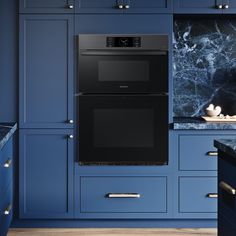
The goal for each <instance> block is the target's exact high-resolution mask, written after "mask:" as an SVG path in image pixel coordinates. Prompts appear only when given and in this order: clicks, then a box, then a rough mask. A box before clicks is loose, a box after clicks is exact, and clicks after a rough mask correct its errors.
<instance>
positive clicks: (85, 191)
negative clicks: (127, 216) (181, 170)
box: [80, 176, 167, 213]
mask: <svg viewBox="0 0 236 236" xmlns="http://www.w3.org/2000/svg"><path fill="white" fill-rule="evenodd" d="M80 204H81V212H84V213H85V212H86V213H138V212H139V213H155V212H157V213H160V212H162V213H165V212H167V178H166V177H107V176H106V177H81V202H80Z"/></svg>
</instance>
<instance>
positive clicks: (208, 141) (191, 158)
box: [179, 135, 234, 171]
mask: <svg viewBox="0 0 236 236" xmlns="http://www.w3.org/2000/svg"><path fill="white" fill-rule="evenodd" d="M233 137H234V136H233V135H232V136H230V135H180V136H179V170H183V171H216V170H217V158H218V152H217V149H216V148H215V147H214V139H221V138H233Z"/></svg>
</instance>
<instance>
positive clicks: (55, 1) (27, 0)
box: [19, 0, 74, 13]
mask: <svg viewBox="0 0 236 236" xmlns="http://www.w3.org/2000/svg"><path fill="white" fill-rule="evenodd" d="M19 11H20V13H74V0H49V1H48V0H20V5H19Z"/></svg>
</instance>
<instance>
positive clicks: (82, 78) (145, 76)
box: [78, 49, 168, 93]
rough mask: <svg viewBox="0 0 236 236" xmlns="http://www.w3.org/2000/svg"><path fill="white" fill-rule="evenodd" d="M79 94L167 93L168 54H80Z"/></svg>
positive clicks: (92, 51)
mask: <svg viewBox="0 0 236 236" xmlns="http://www.w3.org/2000/svg"><path fill="white" fill-rule="evenodd" d="M78 68H79V69H78V74H79V82H78V86H79V87H78V91H80V92H85V93H127V92H134V93H140V92H142V93H145V92H148V93H160V92H167V91H168V53H167V51H151V50H149V51H148V50H108V49H107V50H106V49H104V50H80V56H79V66H78Z"/></svg>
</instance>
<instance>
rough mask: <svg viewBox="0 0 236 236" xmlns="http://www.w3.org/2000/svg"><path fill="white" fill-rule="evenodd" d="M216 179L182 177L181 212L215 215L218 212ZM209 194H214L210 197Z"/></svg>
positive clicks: (180, 182)
mask: <svg viewBox="0 0 236 236" xmlns="http://www.w3.org/2000/svg"><path fill="white" fill-rule="evenodd" d="M216 193H217V178H216V177H180V178H179V212H181V213H215V212H217V198H215V197H214V195H215V194H216ZM209 194H212V195H210V196H209Z"/></svg>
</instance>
